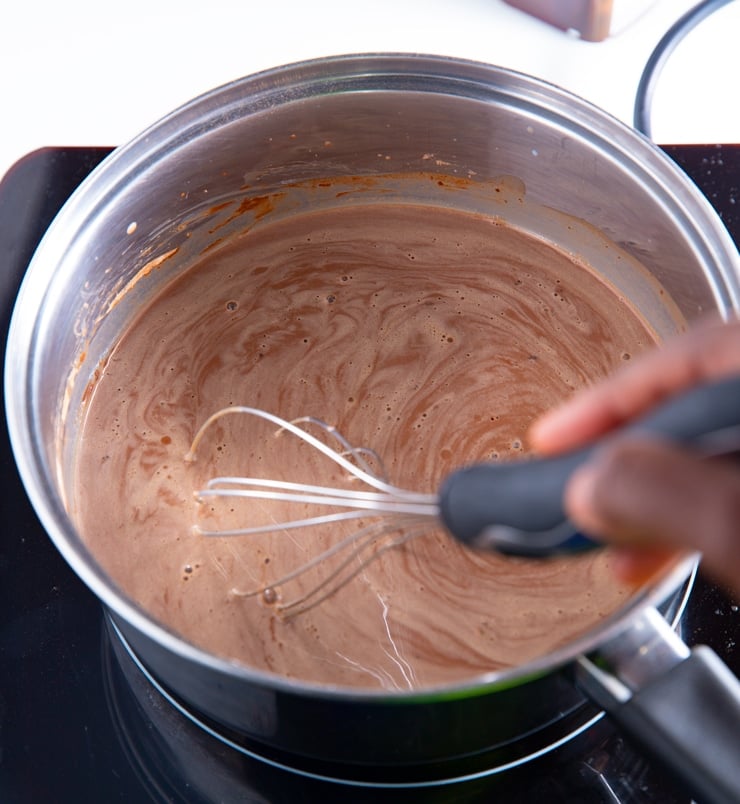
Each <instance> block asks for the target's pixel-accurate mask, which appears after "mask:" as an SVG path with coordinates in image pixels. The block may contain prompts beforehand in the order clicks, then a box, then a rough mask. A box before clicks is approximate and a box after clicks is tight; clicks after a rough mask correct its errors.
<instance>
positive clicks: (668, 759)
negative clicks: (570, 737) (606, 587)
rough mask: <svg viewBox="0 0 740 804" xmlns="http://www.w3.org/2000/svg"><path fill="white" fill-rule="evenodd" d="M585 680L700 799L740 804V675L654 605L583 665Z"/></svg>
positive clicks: (580, 674) (579, 675)
mask: <svg viewBox="0 0 740 804" xmlns="http://www.w3.org/2000/svg"><path fill="white" fill-rule="evenodd" d="M576 681H577V683H578V686H579V687H580V688H581V689H582V690H583V691H584V692H585V693H586V694H587V695H588V696H589V697H590V698H591V699H592V700H593V701H594V702H595V703H597V704H598V705H599V706H601V707H602V708H603V709H605V710H606V711H607V713H608V714H609V715H610V716H611V717H612V719H613V720H615V721H616V722H617V723H618V724H619V725H620V726H621V727H622V728H623V729H624V731H625V732H627V733H629V735H630V736H631V737H632V738H633V739H634V741H635V742H636V743H638V744H639V745H640V746H641V747H642V748H643V749H644V750H645V751H646V753H649V754H650V755H652V757H653V758H654V759H657V760H658V761H659V762H661V763H662V764H663V765H664V766H666V767H667V768H668V769H669V772H670V773H671V774H672V775H673V776H674V778H676V779H677V780H678V781H680V782H682V783H683V784H685V785H686V787H687V792H689V793H690V794H691V795H692V796H693V797H694V798H695V799H696V800H697V801H698V802H700V804H737V802H740V681H738V679H737V678H736V677H735V675H734V674H733V673H732V671H731V670H730V669H729V668H728V667H727V666H726V665H725V664H724V663H723V662H722V661H721V659H719V657H718V656H717V655H716V654H715V653H714V652H713V651H712V650H711V649H710V648H708V647H705V646H699V647H695V648H693V649H692V650H689V648H688V647H687V646H686V645H685V644H684V643H683V642H682V641H681V639H680V638H679V637H678V636H677V635H676V634H675V632H674V631H673V630H672V629H671V627H670V625H668V623H667V622H666V621H665V620H664V619H663V617H662V616H661V615H660V613H659V612H657V611H656V610H655V609H647V610H646V611H645V612H644V613H643V614H642V616H640V617H639V618H638V619H637V621H635V622H634V623H633V624H632V625H631V626H630V627H629V628H628V629H626V630H625V631H624V632H622V633H621V634H619V635H618V636H617V637H615V638H613V639H612V640H610V641H609V642H608V643H607V644H606V645H603V646H602V647H601V648H599V650H598V651H597V652H596V653H594V654H591V655H589V656H583V657H581V659H579V661H578V662H577V665H576Z"/></svg>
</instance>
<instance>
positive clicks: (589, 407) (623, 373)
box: [529, 319, 740, 454]
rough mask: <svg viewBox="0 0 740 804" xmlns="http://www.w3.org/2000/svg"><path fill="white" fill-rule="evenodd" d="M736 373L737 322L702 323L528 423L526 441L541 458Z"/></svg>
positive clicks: (739, 367) (739, 361)
mask: <svg viewBox="0 0 740 804" xmlns="http://www.w3.org/2000/svg"><path fill="white" fill-rule="evenodd" d="M738 371H740V321H738V320H734V321H732V322H731V323H723V322H721V321H717V320H716V319H712V320H706V321H703V322H702V323H700V324H697V325H695V327H694V328H693V329H692V330H691V331H690V332H689V333H687V334H685V335H683V336H680V337H677V338H674V339H673V340H672V341H669V342H667V343H666V344H664V345H663V346H662V347H660V348H658V349H654V350H652V351H650V352H646V353H645V354H644V355H641V356H640V357H639V358H637V359H636V360H635V361H634V363H632V364H631V365H630V366H628V367H626V368H624V369H622V370H620V371H618V372H617V373H615V374H614V375H612V376H611V377H610V378H608V379H606V380H604V381H603V382H601V383H599V384H598V385H596V386H594V387H593V388H588V389H585V390H583V391H580V392H578V393H576V394H575V396H573V397H572V398H571V399H570V400H569V401H567V402H566V403H564V404H563V405H562V406H561V407H559V408H555V409H554V410H552V411H550V412H548V413H546V414H545V415H544V416H542V417H541V418H540V419H539V420H538V421H536V422H535V423H534V424H533V425H532V427H531V429H530V433H529V438H530V443H531V444H532V445H533V447H534V448H535V449H536V450H537V451H538V452H541V453H543V454H552V453H556V452H560V451H562V450H565V449H572V448H575V447H578V446H581V445H582V444H584V443H586V442H588V441H591V440H593V439H594V438H596V437H597V436H599V435H601V434H603V433H605V432H608V431H609V430H612V429H614V428H617V427H620V426H621V425H623V424H624V423H625V422H627V421H629V420H630V419H633V418H635V417H636V416H639V415H640V414H642V413H644V412H646V411H647V410H649V409H650V408H651V407H653V406H655V405H656V404H658V403H659V402H661V401H662V400H664V399H666V398H667V397H669V396H671V395H673V394H675V393H677V392H678V391H681V390H683V389H685V388H689V387H691V386H693V385H696V384H697V383H700V382H703V381H706V380H708V379H712V378H716V377H720V376H723V375H726V374H730V373H735V372H738Z"/></svg>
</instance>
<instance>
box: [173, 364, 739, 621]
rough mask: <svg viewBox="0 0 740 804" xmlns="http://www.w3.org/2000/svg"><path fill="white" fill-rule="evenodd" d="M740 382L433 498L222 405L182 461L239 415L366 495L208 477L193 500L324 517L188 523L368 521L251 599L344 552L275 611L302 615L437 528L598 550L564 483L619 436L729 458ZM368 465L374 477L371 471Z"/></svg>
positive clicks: (497, 544) (465, 476)
mask: <svg viewBox="0 0 740 804" xmlns="http://www.w3.org/2000/svg"><path fill="white" fill-rule="evenodd" d="M738 400H740V376H737V375H732V376H729V377H724V378H720V379H719V380H715V381H713V382H709V383H707V384H704V385H698V386H696V387H695V388H693V389H690V390H688V391H685V392H683V393H681V394H679V395H678V396H676V397H672V398H670V399H668V400H667V401H665V402H663V403H661V404H659V405H658V406H657V407H656V408H655V409H653V410H650V411H649V412H648V413H647V414H645V416H643V417H642V418H640V419H637V420H636V421H634V422H631V423H629V424H627V425H625V426H624V427H622V428H621V429H618V430H616V431H613V432H611V433H609V434H607V435H606V436H605V437H604V438H602V440H601V442H599V443H592V444H588V445H586V446H585V447H582V448H580V449H577V450H574V451H572V452H566V453H564V454H561V455H556V456H554V457H545V458H534V459H532V458H527V459H524V460H514V461H503V462H488V463H475V464H472V465H470V466H467V467H463V468H461V469H457V470H455V471H454V472H452V473H450V474H449V475H448V476H447V477H446V478H445V479H444V481H443V482H442V484H441V486H440V488H439V490H438V492H437V493H436V494H422V493H419V492H414V491H407V490H405V489H401V488H398V487H396V486H394V485H392V484H391V483H389V481H388V479H387V475H386V472H385V470H384V469H383V463H382V461H381V460H380V458H379V457H378V456H377V455H376V454H375V453H374V452H373V451H372V450H369V449H366V448H357V447H353V446H352V445H351V444H349V442H348V441H347V440H346V439H345V438H344V437H343V436H342V435H341V434H340V433H338V432H337V431H336V429H335V428H334V427H331V426H330V425H328V424H325V423H324V422H322V421H320V420H319V419H313V418H310V417H306V418H301V419H296V420H295V421H293V422H288V421H284V420H283V419H280V418H279V417H277V416H275V415H273V414H272V413H266V412H265V411H262V410H259V409H257V408H248V407H231V408H225V409H223V410H220V411H218V412H217V413H214V414H213V416H211V417H210V418H209V419H208V420H207V421H206V422H205V423H204V424H203V426H202V427H201V428H200V430H198V432H197V433H196V435H195V438H194V440H193V443H192V445H191V448H190V452H189V453H188V455H187V458H186V459H187V460H189V461H194V460H195V452H196V450H197V448H198V445H199V443H200V441H201V439H202V437H203V434H204V432H205V431H206V430H207V429H208V428H209V427H210V426H211V425H212V424H213V423H214V422H215V421H217V420H218V419H220V418H222V417H223V416H226V415H228V414H248V415H251V416H256V417H259V418H262V419H265V420H267V421H268V422H271V423H273V424H275V425H276V426H277V431H276V433H275V435H276V436H279V435H281V434H282V433H285V432H288V433H292V434H293V435H295V436H297V437H298V438H299V439H302V440H303V441H305V442H306V443H307V444H309V445H311V446H312V447H314V448H315V449H316V450H318V451H319V452H320V453H323V454H324V455H325V456H326V457H327V458H329V459H330V460H332V461H333V462H334V463H335V464H337V465H338V466H339V467H341V468H342V469H344V470H345V471H346V472H348V473H349V475H350V477H351V478H352V479H353V480H356V481H359V482H361V483H363V484H364V485H365V487H366V488H364V489H347V488H338V487H337V488H334V487H328V486H320V485H311V484H307V483H295V482H291V481H283V480H269V479H265V478H255V477H216V478H213V479H212V480H210V481H209V482H208V483H207V484H206V487H205V488H203V489H201V490H200V491H198V492H197V493H196V497H197V499H199V500H201V501H205V500H206V499H208V498H209V497H224V498H237V497H243V498H261V499H267V500H275V501H280V502H286V503H304V504H315V503H316V504H319V505H323V506H328V507H329V508H332V509H334V510H332V511H331V512H329V513H326V514H321V515H319V516H312V517H303V518H300V517H297V518H296V519H292V520H289V521H284V522H275V523H269V524H266V525H255V526H249V525H247V526H246V527H238V528H235V529H232V530H220V531H213V530H207V529H203V528H200V526H198V525H196V532H198V533H202V534H204V535H206V536H237V535H247V534H255V533H264V532H268V531H288V530H290V529H292V528H306V527H311V526H314V525H331V524H334V523H339V522H343V521H347V520H350V521H351V520H354V519H357V520H363V519H367V518H371V519H372V520H373V521H372V522H371V523H370V524H368V525H362V526H361V527H360V528H359V529H358V530H357V531H355V532H354V533H351V534H350V535H349V536H347V537H346V538H344V539H342V540H341V541H339V542H337V544H335V545H333V546H332V547H330V548H329V549H327V550H325V551H324V552H323V553H321V554H320V555H318V556H316V557H315V558H312V559H311V560H310V561H309V562H307V563H306V564H304V565H302V566H300V567H298V568H297V569H296V570H294V571H293V572H291V573H289V574H288V575H284V576H283V577H282V578H280V579H279V580H277V581H275V583H273V584H271V585H269V586H263V587H261V588H260V589H257V590H254V591H253V592H248V593H246V594H249V595H259V594H261V595H262V597H263V600H264V601H265V602H267V603H276V602H278V598H279V592H278V589H279V588H280V587H282V586H284V585H286V584H288V583H289V582H291V581H294V580H297V579H298V578H300V577H301V576H303V575H304V574H305V573H306V572H308V571H309V570H310V569H313V568H314V567H317V566H318V565H319V564H321V563H322V562H323V561H326V560H327V559H329V558H330V557H331V556H334V555H336V554H338V553H341V552H342V551H345V552H346V555H345V556H344V558H343V559H342V560H341V561H340V563H339V566H338V567H337V568H336V569H335V570H333V571H332V572H330V573H329V575H328V577H327V578H325V579H323V580H322V581H321V582H320V583H319V584H317V585H316V587H315V588H313V589H310V590H309V591H308V592H307V593H305V594H302V595H301V596H300V597H298V598H296V599H295V600H292V601H290V602H289V603H286V604H282V603H280V605H279V607H278V608H277V610H278V611H279V613H281V614H284V615H286V616H291V615H292V614H297V613H300V612H302V611H306V610H308V609H309V608H312V607H313V606H315V605H317V604H318V603H320V602H321V601H322V600H325V599H326V598H327V597H329V596H330V595H332V594H333V593H334V592H336V591H337V590H338V589H340V588H341V587H342V586H344V584H346V583H347V582H348V581H349V580H351V579H352V578H354V577H355V576H356V575H357V574H358V573H359V572H361V571H362V569H364V567H366V566H367V565H368V564H369V563H370V562H371V561H373V560H375V558H376V557H377V556H379V555H381V554H382V553H384V552H386V551H388V550H391V549H392V548H394V547H398V546H400V545H402V544H404V543H406V542H408V541H409V540H410V539H412V538H414V537H415V536H417V535H418V534H420V533H422V532H425V531H428V530H429V529H430V522H431V521H432V520H434V521H435V522H434V524H435V525H436V524H441V525H443V526H444V527H445V529H446V531H447V532H448V533H449V534H450V535H451V536H453V537H454V538H456V539H457V540H458V541H460V542H462V543H463V544H465V545H467V546H470V547H474V548H479V549H485V550H495V551H498V552H500V553H506V554H513V555H518V556H530V557H536V558H547V557H549V556H553V555H558V554H568V553H573V552H578V551H581V550H584V549H590V548H593V547H594V546H595V545H596V543H595V542H594V541H593V540H592V539H590V538H588V537H587V536H585V535H583V534H581V533H579V532H578V530H577V528H575V526H574V525H573V523H572V522H570V520H569V519H568V516H567V514H566V512H565V510H564V507H563V495H564V491H565V487H566V485H567V483H568V481H569V479H570V477H571V475H572V474H573V472H574V471H575V470H576V469H578V467H579V466H581V465H582V464H583V463H585V462H586V461H588V460H589V459H590V458H591V456H592V455H593V453H594V451H595V450H596V449H599V448H600V446H601V445H603V444H604V443H605V442H607V441H610V440H615V439H620V438H623V437H625V436H627V437H632V438H635V437H637V438H640V437H645V436H647V437H653V438H654V437H659V438H663V439H669V440H671V441H673V442H675V443H678V444H681V445H682V446H683V447H685V448H687V449H691V450H693V451H694V453H695V454H696V455H697V456H698V457H700V458H702V459H707V460H714V459H725V460H726V459H728V456H731V455H734V454H736V453H737V451H738V444H740V404H738ZM299 424H307V425H309V426H316V427H318V428H319V429H321V430H322V431H323V433H324V435H325V436H328V437H329V438H330V439H332V440H333V441H334V442H336V444H337V447H338V448H337V449H335V448H333V447H331V446H329V445H328V444H326V443H324V442H323V441H321V440H320V439H318V438H316V437H315V436H313V435H311V434H310V433H309V432H307V431H306V430H305V429H304V428H302V427H299ZM371 463H372V464H375V465H377V466H378V467H380V468H379V470H377V471H373V469H372V467H371Z"/></svg>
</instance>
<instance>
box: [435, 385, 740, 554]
mask: <svg viewBox="0 0 740 804" xmlns="http://www.w3.org/2000/svg"><path fill="white" fill-rule="evenodd" d="M641 434H645V435H648V436H653V437H659V438H665V439H669V440H671V441H675V442H677V443H680V444H683V445H685V446H687V447H690V448H694V449H696V450H698V451H699V452H700V453H701V454H702V455H703V456H707V457H711V456H715V455H721V454H726V453H729V452H732V451H736V450H737V449H738V446H739V445H740V376H732V377H728V378H723V379H720V380H717V381H714V382H711V383H707V384H704V385H699V386H696V387H694V388H692V389H691V390H689V391H686V392H684V393H682V394H679V395H677V396H675V397H673V398H671V399H669V400H668V401H667V402H665V403H663V404H662V405H659V406H658V407H656V408H655V409H654V410H652V411H650V412H649V413H648V414H647V415H646V416H645V417H643V418H642V419H638V420H637V421H635V422H633V423H631V424H629V425H628V426H626V427H624V428H623V429H621V430H619V431H617V432H615V433H611V434H609V436H608V437H607V438H606V439H604V440H603V441H601V442H599V443H596V444H592V445H589V446H588V447H586V448H584V449H580V450H577V451H574V452H568V453H565V454H563V455H558V456H555V457H552V458H536V459H532V460H526V459H525V460H521V461H512V462H508V463H482V464H476V465H473V466H469V467H466V468H463V469H460V470H458V471H456V472H454V473H452V474H451V475H449V476H448V477H447V479H446V480H445V481H444V483H443V485H442V488H441V489H440V516H441V518H442V521H443V523H444V524H445V526H446V527H447V529H448V530H449V531H450V533H451V534H452V535H453V536H454V537H455V538H457V539H459V540H460V541H462V542H464V543H465V544H468V545H470V546H471V547H480V548H484V549H492V550H498V551H501V552H505V553H511V554H516V555H525V556H550V555H554V554H558V553H568V552H574V551H577V550H582V549H585V548H588V547H592V546H595V544H596V543H595V542H594V541H593V540H591V539H589V538H587V537H586V536H584V535H582V534H580V533H578V532H577V531H576V528H575V527H574V525H573V524H572V523H571V522H569V520H568V519H567V516H566V514H565V511H564V509H563V493H564V491H565V487H566V485H567V483H568V480H569V478H570V476H571V475H572V473H573V472H574V471H575V469H576V468H577V467H579V466H580V465H581V464H583V463H584V462H585V461H587V460H588V459H589V457H590V456H591V455H592V454H593V452H594V450H596V449H599V445H600V444H604V443H607V442H610V441H613V440H614V439H618V438H623V437H625V436H635V435H641Z"/></svg>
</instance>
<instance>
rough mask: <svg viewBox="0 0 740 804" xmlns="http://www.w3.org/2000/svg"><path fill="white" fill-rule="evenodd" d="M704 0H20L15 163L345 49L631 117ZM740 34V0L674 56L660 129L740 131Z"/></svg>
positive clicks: (3, 35) (733, 136) (7, 108)
mask: <svg viewBox="0 0 740 804" xmlns="http://www.w3.org/2000/svg"><path fill="white" fill-rule="evenodd" d="M619 2H620V0H615V8H617V7H618V5H619ZM695 3H696V0H652V2H648V0H643V2H632V3H626V0H625V3H624V4H623V5H622V6H621V7H620V13H621V9H624V8H625V7H626V6H629V7H631V8H627V11H626V13H624V14H623V15H622V16H624V17H629V18H632V17H637V19H636V20H635V21H633V22H632V23H631V24H628V25H627V26H626V27H623V28H622V30H620V31H618V32H616V33H615V34H613V35H612V36H610V37H609V38H608V39H607V40H605V41H603V42H599V43H590V42H585V41H582V40H580V39H578V38H577V37H576V36H574V35H572V34H567V33H563V32H561V31H558V30H557V29H555V28H553V27H551V26H548V25H546V24H545V23H542V22H540V21H539V20H537V19H535V18H533V17H531V16H529V15H527V14H525V13H523V12H521V11H519V10H517V9H514V8H512V7H510V6H508V5H506V4H505V3H504V2H503V0H425V1H424V2H422V0H373V2H372V3H358V2H353V0H342V2H339V1H338V0H302V2H297V1H296V0H284V2H263V1H262V2H254V0H209V2H208V3H205V2H200V3H195V2H192V1H191V0H179V2H175V0H128V2H127V3H119V4H100V3H97V2H93V1H92V0H66V2H64V3H55V2H52V1H51V0H41V2H40V3H13V4H12V6H11V7H10V8H8V7H7V6H6V8H4V10H3V12H2V18H3V19H2V23H1V24H0V75H2V80H1V82H0V108H2V110H3V115H2V116H3V126H2V137H0V176H2V175H4V173H5V172H6V170H7V169H8V168H9V167H10V166H11V165H12V164H13V163H14V162H15V161H16V160H17V159H18V158H19V157H21V156H22V155H23V154H25V153H27V152H29V151H31V150H34V149H35V148H38V147H42V146H46V145H117V144H120V143H123V142H125V141H127V140H128V139H130V138H131V137H133V136H134V135H135V134H137V133H138V132H139V131H141V130H142V129H144V128H146V127H147V126H148V125H149V124H151V123H153V122H155V121H156V120H157V119H159V118H160V117H162V116H163V115H164V114H166V113H168V112H170V111H171V110H173V109H174V108H176V107H177V106H179V105H180V104H182V103H184V102H185V101H187V100H189V99H191V98H193V97H195V96H196V95H199V94H201V93H202V92H205V91H207V90H209V89H212V88H213V87H216V86H218V85H220V84H223V83H226V82H228V81H230V80H233V79H235V78H238V77H240V76H242V75H246V74H249V73H253V72H256V71H259V70H263V69H267V68H270V67H275V66H278V65H281V64H285V63H287V62H292V61H298V60H303V59H308V58H314V57H319V56H327V55H336V54H340V53H358V52H370V51H373V52H379V51H395V52H417V53H433V54H439V55H445V56H456V57H462V58H467V59H474V60H478V61H485V62H489V63H494V64H498V65H502V66H505V67H509V68H512V69H516V70H520V71H523V72H526V73H529V74H531V75H536V76H538V77H541V78H544V79H546V80H548V81H551V82H552V83H555V84H558V85H560V86H561V87H564V88H566V89H569V90H570V91H572V92H574V93H576V94H578V95H580V96H582V97H584V98H586V99H587V100H590V101H591V102H593V103H595V104H597V105H598V106H601V107H602V108H604V109H605V110H606V111H608V112H610V113H612V114H613V115H615V116H616V117H618V118H620V119H622V120H623V121H625V122H626V123H629V124H631V122H632V108H633V101H634V93H635V90H636V88H637V84H638V81H639V78H640V75H641V72H642V69H643V67H644V65H645V62H646V61H647V59H648V57H649V56H650V53H651V52H652V51H653V48H654V47H655V45H656V44H657V43H658V41H659V40H660V39H661V37H662V36H663V34H664V33H665V32H666V31H667V30H668V28H669V27H670V26H671V25H672V24H673V22H675V20H677V19H678V18H679V17H680V16H681V15H682V14H683V13H685V12H686V11H687V10H688V9H689V8H691V7H692V6H694V5H695ZM632 9H637V10H636V11H633V10H632ZM619 21H620V23H621V17H620V20H619ZM616 22H617V19H616V18H615V23H616ZM739 45H740V2H738V1H737V0H735V2H733V3H731V4H730V5H728V6H726V7H724V8H722V9H721V10H720V11H718V12H717V13H715V14H714V15H713V17H710V18H709V19H707V20H706V21H705V22H703V23H702V24H701V25H700V26H699V27H698V28H697V29H696V30H695V31H694V32H693V33H692V34H690V35H689V36H688V37H687V38H686V40H684V42H683V43H682V44H681V45H680V46H679V47H678V48H677V49H676V51H675V53H674V54H673V56H672V57H671V59H670V60H669V62H668V64H667V66H666V68H665V70H664V72H663V74H662V76H661V79H660V82H659V84H658V92H657V95H656V98H655V107H654V115H653V135H654V138H655V140H656V141H658V142H662V143H668V142H672V143H687V142H740V110H738V101H737V97H738V91H737V86H736V84H737V79H738V70H737V67H736V65H737V57H736V53H735V49H736V48H737V47H738V46H739Z"/></svg>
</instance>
